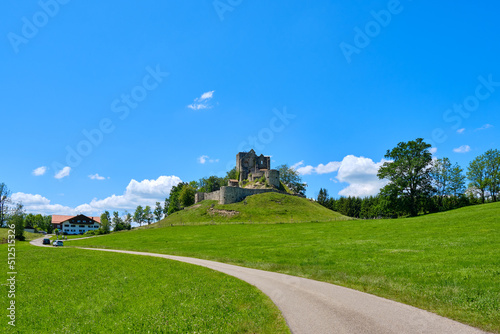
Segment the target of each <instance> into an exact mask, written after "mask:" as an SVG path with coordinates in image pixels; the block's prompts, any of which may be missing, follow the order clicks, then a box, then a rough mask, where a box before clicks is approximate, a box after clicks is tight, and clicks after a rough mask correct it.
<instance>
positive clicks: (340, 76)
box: [0, 0, 500, 214]
mask: <svg viewBox="0 0 500 334" xmlns="http://www.w3.org/2000/svg"><path fill="white" fill-rule="evenodd" d="M0 6H1V7H2V8H1V11H0V12H1V14H0V15H1V19H0V32H1V33H2V36H3V37H2V39H1V44H0V60H1V67H0V75H1V78H2V80H0V106H1V107H0V108H1V134H2V138H3V145H2V148H1V158H0V159H1V160H0V182H5V183H6V184H7V186H8V187H9V188H10V189H11V190H12V192H13V193H14V195H13V198H14V199H15V200H18V201H22V202H23V203H24V204H25V206H26V208H27V210H28V211H31V212H41V213H45V214H52V213H60V214H64V213H66V214H72V213H78V212H82V213H87V214H99V213H100V212H102V211H103V210H110V211H113V210H120V211H124V210H125V209H128V210H129V211H132V210H133V208H134V207H135V206H137V205H138V204H142V205H146V204H154V202H156V201H157V200H162V199H164V198H165V196H166V195H167V194H168V192H169V190H170V187H171V186H172V185H175V184H176V183H178V182H180V181H181V180H182V181H191V180H198V179H199V178H201V177H204V176H209V175H212V174H218V175H222V174H225V171H226V170H228V169H230V168H231V167H233V166H234V165H235V156H236V153H237V152H238V151H239V150H249V149H250V148H254V149H255V150H256V151H257V153H259V154H260V153H263V154H265V155H271V156H272V165H273V166H277V165H280V164H284V163H287V164H288V165H291V166H294V167H295V168H297V170H298V171H299V172H300V173H301V174H302V175H303V180H304V181H305V182H307V183H308V185H309V186H308V189H307V196H308V197H316V196H317V193H318V191H319V189H320V187H324V188H326V189H328V191H329V193H330V195H332V196H336V197H337V196H340V195H358V196H366V195H371V194H376V193H377V191H378V189H379V187H380V186H381V185H382V184H383V183H382V182H381V181H379V180H377V179H376V176H375V174H376V170H377V167H378V166H379V165H380V163H381V162H382V161H383V156H384V154H385V153H386V151H387V150H388V149H390V148H392V147H394V146H395V145H397V143H398V142H400V141H408V140H413V139H415V138H418V137H423V138H424V139H426V141H428V142H429V143H432V144H433V151H434V152H435V156H436V157H438V158H439V157H449V158H450V159H451V161H452V162H458V163H459V164H460V165H461V166H462V167H463V168H464V169H465V168H466V166H467V165H468V163H469V162H470V161H471V160H472V159H474V157H476V156H477V155H479V154H482V153H484V152H485V151H486V150H488V149H492V148H498V147H499V138H500V136H499V132H500V130H499V129H500V116H499V112H498V110H499V104H500V63H499V62H498V59H499V57H500V46H499V43H498V41H499V40H500V27H499V26H498V23H497V22H498V20H497V14H498V12H499V9H500V8H499V7H500V5H499V4H498V3H497V2H494V1H486V2H482V3H481V4H472V3H470V2H466V1H458V2H457V1H442V2H439V3H436V2H431V1H409V0H401V1H322V0H318V1H314V2H305V1H286V2H285V1H280V2H268V1H245V0H241V1H237V0H234V1H228V0H220V1H212V0H211V1H182V2H181V1H175V2H173V1H162V2H160V1H141V2H140V3H139V2H132V3H127V2H122V1H106V2H97V1H85V2H83V1H67V0H65V1H63V0H59V1H56V0H41V1H32V0H27V1H12V0H9V1H5V2H3V3H2V4H0Z"/></svg>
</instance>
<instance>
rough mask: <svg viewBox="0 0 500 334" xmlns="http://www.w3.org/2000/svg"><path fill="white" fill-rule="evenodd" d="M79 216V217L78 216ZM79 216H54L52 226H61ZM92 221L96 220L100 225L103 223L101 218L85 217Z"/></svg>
mask: <svg viewBox="0 0 500 334" xmlns="http://www.w3.org/2000/svg"><path fill="white" fill-rule="evenodd" d="M77 216H79V215H77ZM77 216H65V215H52V224H54V225H58V224H61V223H62V222H65V221H66V220H69V219H71V218H74V217H77ZM85 217H88V218H90V219H93V220H95V221H96V222H98V223H101V217H90V216H85Z"/></svg>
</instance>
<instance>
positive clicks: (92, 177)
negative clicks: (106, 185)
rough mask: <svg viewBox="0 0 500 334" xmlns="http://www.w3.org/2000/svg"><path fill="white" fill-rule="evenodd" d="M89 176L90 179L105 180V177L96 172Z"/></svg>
mask: <svg viewBox="0 0 500 334" xmlns="http://www.w3.org/2000/svg"><path fill="white" fill-rule="evenodd" d="M89 178H90V179H91V180H105V179H106V178H105V177H104V176H101V175H99V174H98V173H95V174H93V175H89ZM108 178H109V177H108Z"/></svg>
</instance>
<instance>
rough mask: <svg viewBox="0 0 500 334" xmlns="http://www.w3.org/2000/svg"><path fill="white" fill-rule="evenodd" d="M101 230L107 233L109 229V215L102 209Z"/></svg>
mask: <svg viewBox="0 0 500 334" xmlns="http://www.w3.org/2000/svg"><path fill="white" fill-rule="evenodd" d="M101 230H102V232H103V233H104V234H107V233H109V232H110V230H111V217H110V215H109V211H104V213H103V214H101Z"/></svg>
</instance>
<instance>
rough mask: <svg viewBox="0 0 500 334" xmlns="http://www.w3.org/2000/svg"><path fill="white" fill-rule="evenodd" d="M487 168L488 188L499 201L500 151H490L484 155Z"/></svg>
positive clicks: (494, 200) (493, 197)
mask: <svg viewBox="0 0 500 334" xmlns="http://www.w3.org/2000/svg"><path fill="white" fill-rule="evenodd" d="M484 159H485V165H486V166H485V168H486V171H485V172H486V183H487V185H486V187H487V189H488V191H489V193H490V195H491V198H492V199H493V202H496V201H497V196H498V192H499V191H500V151H499V150H488V151H487V152H486V153H485V154H484Z"/></svg>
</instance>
